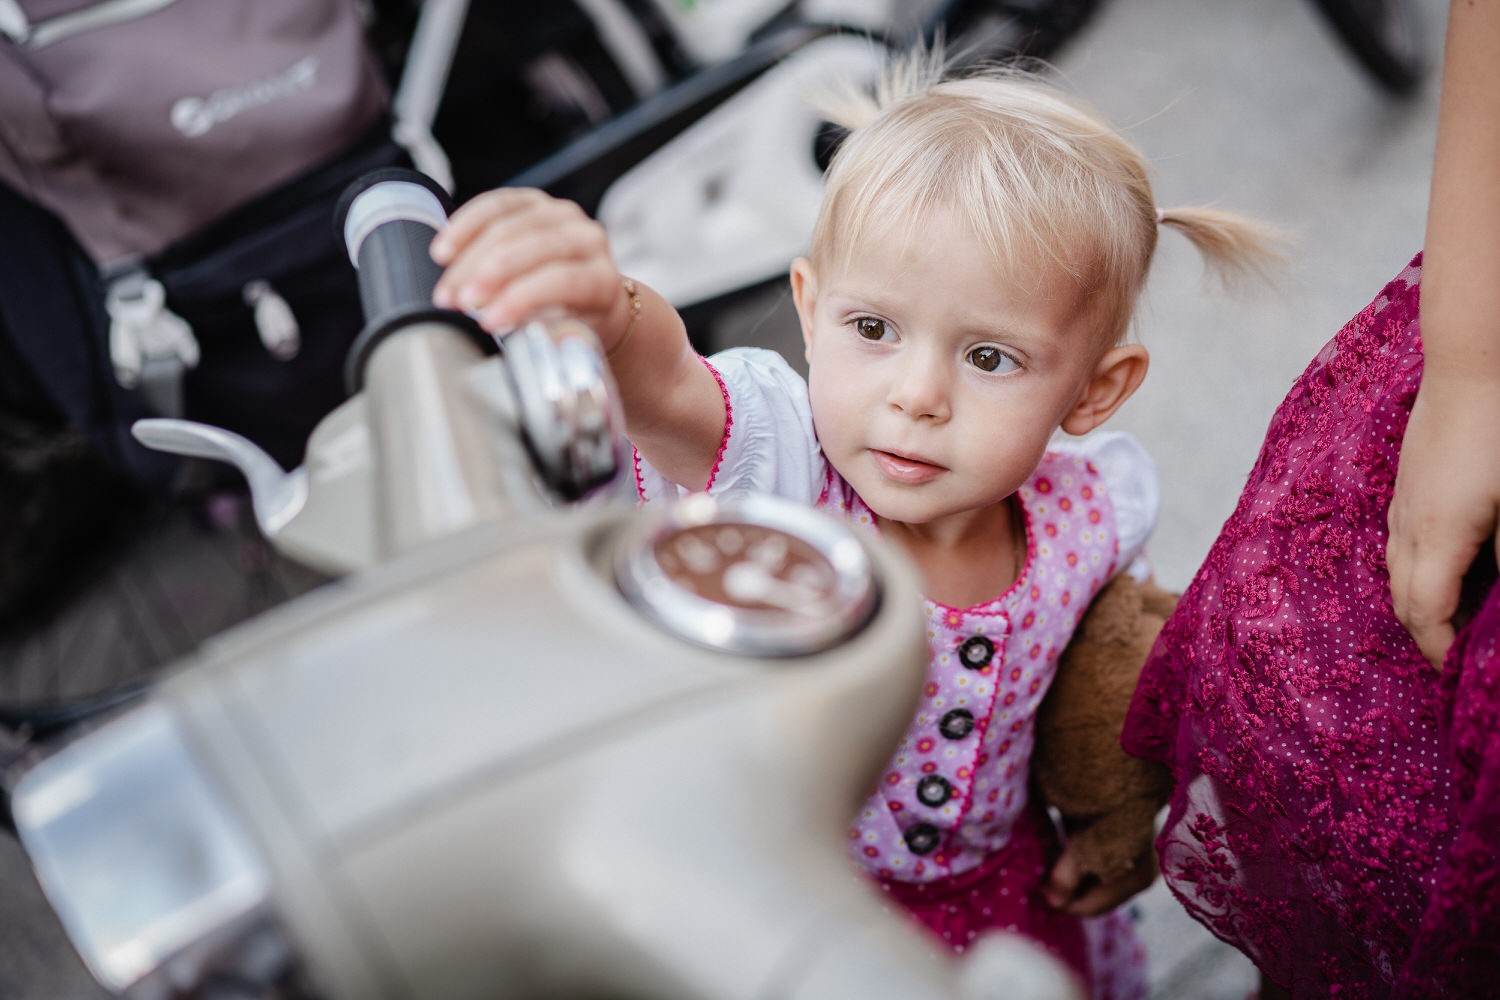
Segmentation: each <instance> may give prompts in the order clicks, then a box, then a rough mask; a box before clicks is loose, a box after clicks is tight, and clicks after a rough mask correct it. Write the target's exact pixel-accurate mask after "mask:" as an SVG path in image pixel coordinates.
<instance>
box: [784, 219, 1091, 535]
mask: <svg viewBox="0 0 1500 1000" xmlns="http://www.w3.org/2000/svg"><path fill="white" fill-rule="evenodd" d="M923 228H924V231H923V233H922V234H921V236H919V237H918V238H917V239H915V240H913V241H912V243H911V244H910V245H905V244H904V241H903V240H902V239H900V238H899V237H897V236H893V235H892V234H891V233H889V232H885V231H881V230H876V231H872V232H870V234H869V236H870V238H869V239H868V240H866V241H865V242H864V243H863V244H862V245H860V246H857V247H854V248H853V253H852V254H851V255H850V257H849V263H848V265H847V266H846V267H842V268H839V269H837V270H833V271H831V272H830V273H817V274H814V273H813V271H812V267H811V265H810V264H809V263H808V262H807V261H805V260H804V261H799V262H798V263H797V264H796V265H795V266H794V269H793V276H792V286H793V293H794V296H795V298H796V302H797V310H798V313H799V315H800V317H801V321H802V332H803V338H804V340H805V342H806V346H807V360H808V366H809V383H810V388H811V397H812V411H813V421H814V424H815V426H816V428H817V433H818V438H819V441H820V443H821V444H822V447H823V450H824V452H825V454H826V455H827V456H828V460H829V461H830V462H831V463H832V464H833V467H834V468H835V469H837V470H838V472H839V474H840V475H842V476H843V477H844V478H845V479H846V480H848V482H849V484H850V485H851V486H853V487H854V489H855V491H856V492H858V494H859V495H860V497H861V498H862V499H864V501H865V502H866V503H867V504H869V505H870V508H871V509H872V510H873V511H875V513H876V514H878V515H879V516H881V517H883V518H887V519H890V520H895V521H900V522H904V523H908V524H934V523H935V522H939V521H941V520H943V519H945V518H952V517H963V516H965V515H968V514H969V513H971V512H981V511H989V510H991V509H992V508H994V507H995V506H996V505H998V504H1000V503H1001V502H1002V501H1004V500H1005V499H1006V498H1007V497H1009V496H1010V495H1011V494H1012V493H1014V492H1015V491H1016V489H1017V488H1019V487H1020V486H1021V485H1022V484H1023V483H1024V482H1025V481H1026V480H1027V479H1028V478H1029V477H1030V476H1031V475H1032V473H1033V472H1034V471H1035V470H1036V467H1037V464H1038V463H1039V462H1040V461H1041V457H1042V453H1043V451H1044V450H1045V449H1046V446H1047V442H1048V440H1049V438H1050V437H1051V435H1052V432H1053V431H1054V430H1056V429H1057V428H1058V427H1059V426H1060V425H1062V423H1063V422H1064V420H1066V419H1067V418H1068V417H1069V415H1070V413H1072V412H1073V410H1074V408H1075V406H1076V405H1077V404H1078V402H1079V400H1080V398H1081V396H1082V395H1083V393H1084V391H1085V388H1086V387H1087V386H1088V384H1089V382H1090V380H1091V376H1092V375H1093V373H1094V368H1095V364H1096V362H1098V360H1099V358H1100V354H1101V344H1100V343H1099V336H1098V334H1097V332H1096V330H1095V328H1094V326H1093V324H1091V323H1090V322H1089V317H1088V315H1087V313H1086V312H1085V311H1084V310H1083V309H1082V308H1081V306H1082V302H1081V299H1080V296H1079V295H1078V293H1077V292H1076V291H1075V290H1074V289H1073V287H1072V286H1071V284H1070V283H1069V282H1068V281H1067V279H1066V276H1065V275H1060V274H1057V273H1055V272H1047V271H1043V270H1041V269H1038V268H1031V267H1027V266H1017V267H1014V268H1008V269H997V267H996V266H995V264H994V263H993V257H992V255H991V253H990V252H989V251H988V250H987V249H986V248H985V246H984V245H983V244H982V243H981V242H980V241H979V240H978V239H977V238H976V237H974V236H973V235H971V234H970V232H969V230H968V228H967V227H966V226H965V225H963V224H962V222H961V221H960V219H959V218H958V216H957V215H955V214H954V213H952V212H949V211H944V212H939V213H934V215H933V216H932V217H931V218H930V219H928V220H927V222H926V223H925V226H924V227H923Z"/></svg>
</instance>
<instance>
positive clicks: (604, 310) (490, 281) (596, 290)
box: [430, 188, 630, 347]
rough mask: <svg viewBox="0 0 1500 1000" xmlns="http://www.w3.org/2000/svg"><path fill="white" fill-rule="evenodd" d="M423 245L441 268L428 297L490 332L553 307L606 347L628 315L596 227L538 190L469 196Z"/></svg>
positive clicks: (580, 213) (567, 205)
mask: <svg viewBox="0 0 1500 1000" xmlns="http://www.w3.org/2000/svg"><path fill="white" fill-rule="evenodd" d="M430 253H431V254H432V259H433V260H434V261H436V262H437V263H439V264H442V265H444V267H445V268H446V270H445V271H444V273H443V276H442V278H441V279H439V281H438V283H437V287H436V288H435V289H433V293H432V301H433V303H434V304H436V305H438V306H441V307H443V308H448V309H462V310H464V311H465V312H468V313H470V314H471V315H473V316H475V318H476V319H478V321H479V324H480V325H481V326H483V327H484V328H485V329H486V330H489V331H490V332H491V333H497V334H499V333H505V332H506V331H508V330H511V329H513V328H515V327H517V326H519V325H521V324H522V323H524V322H526V320H527V319H529V318H530V317H531V316H533V315H534V314H536V313H538V312H540V311H541V310H543V309H548V308H557V309H561V310H564V311H566V312H568V313H570V314H572V315H573V316H574V317H576V318H577V319H579V320H581V321H582V322H584V323H585V324H587V325H588V326H590V327H592V328H593V330H594V331H595V333H597V334H598V336H599V339H600V341H601V342H602V343H603V344H604V345H605V346H606V347H608V346H610V345H612V344H613V343H614V342H615V340H617V339H618V338H619V337H620V336H621V335H622V334H623V331H624V329H625V324H626V323H627V322H628V320H629V309H630V302H629V299H628V297H627V296H626V295H625V294H624V292H623V290H622V285H621V281H622V279H621V277H620V272H619V269H618V268H616V266H615V262H614V258H613V256H612V255H611V254H610V249H609V238H608V237H607V236H606V235H605V232H604V227H603V226H601V225H600V224H599V223H598V222H596V221H594V220H593V219H590V218H589V217H588V216H587V215H586V214H584V211H583V209H581V208H580V207H579V206H577V205H576V204H574V203H573V202H570V201H563V200H561V199H558V198H553V197H552V196H550V195H548V194H545V193H543V192H541V191H536V190H531V189H528V188H501V189H498V190H495V191H489V192H486V193H485V194H482V195H479V196H477V197H475V198H474V199H472V200H471V201H469V202H467V203H466V204H464V205H463V206H462V207H461V208H459V209H458V211H456V212H454V213H453V217H452V218H451V219H449V220H448V224H447V225H446V226H444V227H443V229H442V231H441V232H439V233H438V235H437V236H436V237H435V238H434V239H433V241H432V247H431V250H430Z"/></svg>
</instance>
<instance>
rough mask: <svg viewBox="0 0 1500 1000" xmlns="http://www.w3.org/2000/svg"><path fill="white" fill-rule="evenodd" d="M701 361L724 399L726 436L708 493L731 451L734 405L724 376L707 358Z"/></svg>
mask: <svg viewBox="0 0 1500 1000" xmlns="http://www.w3.org/2000/svg"><path fill="white" fill-rule="evenodd" d="M699 360H701V361H702V362H703V367H704V368H707V369H708V373H709V374H710V375H712V376H713V377H714V381H715V382H717V383H719V394H720V395H721V396H723V397H724V436H723V437H722V438H720V439H719V453H718V454H717V455H715V456H714V465H713V468H711V469H709V470H708V483H707V485H705V486H704V487H703V491H704V492H705V493H707V492H708V491H709V490H711V489H713V487H714V480H715V479H717V478H719V466H720V465H722V464H724V452H726V451H728V450H729V432H730V430H731V429H732V428H733V427H734V404H732V403H731V402H730V401H729V387H728V386H726V385H725V384H724V376H722V375H720V374H719V370H718V369H717V368H715V367H714V366H713V363H712V362H710V361H709V360H708V359H707V358H703V357H700V359H699Z"/></svg>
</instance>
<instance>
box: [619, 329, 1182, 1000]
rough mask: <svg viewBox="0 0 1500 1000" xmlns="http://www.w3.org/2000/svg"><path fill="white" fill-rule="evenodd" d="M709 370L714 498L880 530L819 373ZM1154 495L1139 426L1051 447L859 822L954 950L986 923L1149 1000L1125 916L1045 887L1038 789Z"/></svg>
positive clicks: (641, 466)
mask: <svg viewBox="0 0 1500 1000" xmlns="http://www.w3.org/2000/svg"><path fill="white" fill-rule="evenodd" d="M708 364H709V368H710V370H711V371H713V373H714V374H715V377H716V378H718V380H719V384H720V386H721V388H722V389H723V392H724V400H725V404H726V407H727V409H728V414H729V417H728V422H727V426H726V428H725V435H724V442H723V445H722V447H721V450H720V454H719V460H718V462H717V463H716V465H715V467H714V471H713V473H712V476H711V478H710V480H709V482H708V484H707V486H706V488H707V490H708V491H709V492H710V493H714V494H719V495H723V494H727V493H732V492H735V491H747V490H755V491H764V492H771V493H775V494H777V495H780V496H786V497H789V498H791V499H794V500H800V501H803V502H806V503H808V504H817V505H818V506H821V507H823V508H824V509H826V510H829V511H832V512H837V513H838V514H840V515H841V516H843V517H845V518H847V519H849V520H850V521H851V522H853V523H855V524H858V525H863V526H865V527H867V528H868V529H869V530H871V531H874V530H876V525H875V519H874V517H873V516H872V514H871V513H870V510H869V508H868V507H866V506H865V504H864V502H863V501H862V500H860V498H859V497H858V496H856V495H855V494H854V492H853V490H852V489H851V488H850V487H849V485H848V484H847V483H846V482H844V480H843V479H842V478H840V477H839V476H838V474H837V473H835V472H834V471H833V470H832V468H831V467H830V466H829V465H828V463H827V461H826V460H825V459H824V457H823V454H822V451H821V449H820V448H819V446H818V443H817V437H816V434H815V431H814V429H813V424H812V417H811V413H810V411H809V408H808V404H807V387H806V383H805V382H803V381H802V379H801V377H800V376H799V375H797V374H796V373H795V372H794V371H792V370H791V368H790V367H788V366H787V365H786V363H785V361H784V360H782V359H781V358H780V357H779V355H775V354H773V353H772V352H770V351H765V350H758V349H751V348H737V349H733V350H730V351H726V352H723V353H721V354H717V355H715V356H714V357H713V358H712V359H711V360H710V361H709V362H708ZM1096 462H1097V463H1099V464H1098V465H1096ZM1100 466H1102V468H1101V467H1100ZM636 486H637V491H638V494H639V496H640V497H641V499H642V500H645V501H650V500H652V499H654V498H656V497H659V496H663V495H673V494H674V493H680V492H686V491H685V490H681V489H680V488H678V487H674V486H673V485H672V484H670V483H668V482H667V481H666V480H665V479H663V478H662V477H661V476H660V474H658V473H657V472H656V471H655V470H654V469H652V468H651V467H650V466H649V465H647V464H646V463H645V462H644V461H642V460H641V459H640V457H639V455H637V456H636ZM1156 489H1157V487H1156V478H1155V469H1154V466H1152V465H1151V463H1150V459H1149V457H1148V456H1146V454H1145V452H1144V451H1142V450H1141V449H1140V447H1139V445H1136V444H1134V443H1133V442H1132V441H1130V439H1128V438H1127V437H1126V436H1125V435H1096V436H1094V438H1093V439H1092V440H1090V439H1084V444H1081V445H1078V446H1076V447H1072V448H1062V447H1060V448H1059V449H1058V450H1054V451H1049V452H1048V453H1047V455H1046V456H1045V458H1044V459H1043V461H1042V464H1041V467H1040V468H1039V469H1038V470H1037V472H1036V473H1035V474H1034V475H1033V477H1032V479H1031V480H1030V481H1029V482H1028V483H1027V484H1026V485H1025V486H1023V487H1022V488H1021V490H1020V491H1019V493H1018V500H1019V502H1020V505H1021V507H1022V509H1023V510H1024V512H1025V517H1026V534H1027V557H1026V562H1025V565H1024V567H1023V569H1022V572H1021V576H1020V578H1019V579H1018V580H1017V581H1016V582H1015V584H1014V585H1012V586H1011V587H1010V588H1009V589H1007V590H1006V591H1005V593H1003V594H1000V595H997V596H996V597H995V598H994V599H993V600H991V601H988V602H986V603H984V604H980V605H976V606H974V607H971V608H950V607H947V606H944V605H940V604H937V603H935V602H932V601H928V602H926V603H927V619H928V647H929V649H930V651H931V659H930V661H929V664H928V668H927V678H926V683H925V686H924V689H923V692H922V696H921V704H920V707H919V709H918V711H917V714H916V717H915V718H914V719H913V720H912V723H911V725H910V727H909V728H908V730H907V732H906V734H905V736H904V737H903V739H902V741H901V743H900V745H899V746H898V747H897V749H896V751H895V753H894V755H893V756H892V758H891V761H890V764H889V765H888V766H887V768H886V770H885V773H884V778H883V780H882V781H881V784H880V786H879V787H878V788H877V789H875V790H874V792H873V794H872V795H871V797H870V799H869V801H868V802H867V803H866V804H865V806H864V808H863V809H862V810H861V812H860V815H859V816H857V817H855V818H854V820H853V824H852V826H851V828H850V830H849V847H850V853H851V856H852V857H853V859H854V861H855V863H856V864H857V865H858V866H859V867H860V868H862V869H863V870H865V871H866V872H867V873H868V874H869V875H870V877H871V878H872V879H874V880H875V881H876V882H877V883H878V884H879V885H880V886H881V887H882V888H883V889H884V890H885V891H886V892H887V893H888V894H889V896H890V897H891V899H892V900H893V901H895V902H896V903H898V904H900V905H901V906H902V907H903V908H905V909H906V910H908V911H909V912H910V913H912V914H913V916H914V917H915V918H916V919H917V920H918V921H919V922H920V923H921V924H922V925H923V926H925V927H927V928H929V929H930V930H931V931H933V932H934V933H936V934H937V935H938V936H939V937H940V938H941V939H942V940H943V941H944V942H946V943H947V944H948V945H949V946H950V947H951V948H953V949H954V950H955V951H957V952H962V951H964V950H965V949H966V948H967V946H968V945H969V943H970V942H971V941H973V940H974V938H975V937H976V936H977V935H978V934H980V933H981V932H983V931H986V930H991V929H999V930H1009V931H1015V932H1019V933H1021V934H1024V935H1026V936H1028V937H1031V938H1033V939H1035V940H1037V941H1039V942H1040V943H1042V944H1043V945H1045V946H1046V947H1047V948H1048V949H1050V950H1051V951H1052V952H1053V953H1054V954H1056V955H1057V956H1059V957H1060V958H1061V959H1062V960H1063V961H1064V962H1066V963H1067V964H1068V965H1070V966H1071V967H1072V968H1073V969H1074V970H1075V971H1076V972H1077V973H1078V974H1079V977H1080V979H1081V980H1082V981H1084V982H1085V983H1088V984H1089V986H1090V988H1091V993H1092V995H1093V996H1094V997H1096V998H1098V1000H1138V998H1144V997H1145V996H1146V993H1147V976H1146V956H1145V951H1144V948H1143V946H1142V944H1141V942H1140V940H1139V939H1138V937H1137V936H1136V934H1135V931H1134V927H1133V924H1132V921H1131V919H1130V917H1129V916H1128V914H1127V912H1126V911H1125V910H1123V909H1122V910H1117V911H1115V912H1114V913H1111V914H1108V915H1106V916H1103V917H1099V918H1095V919H1090V920H1080V919H1078V918H1076V917H1072V916H1069V915H1066V914H1063V913H1060V912H1059V911H1057V910H1055V909H1053V908H1052V907H1051V906H1050V905H1048V904H1047V903H1046V902H1045V901H1044V900H1043V899H1042V897H1041V895H1040V888H1041V885H1042V883H1043V880H1044V878H1045V876H1046V874H1047V872H1048V871H1049V870H1050V867H1051V864H1052V862H1053V860H1055V858H1056V856H1057V851H1058V836H1057V832H1056V829H1055V827H1054V824H1053V823H1052V820H1051V819H1050V817H1049V816H1048V814H1047V812H1046V810H1045V809H1044V808H1043V807H1042V805H1041V804H1040V803H1039V802H1037V801H1036V800H1035V799H1034V798H1033V797H1032V796H1031V794H1030V789H1029V783H1028V779H1029V773H1030V763H1031V754H1032V747H1033V745H1034V739H1035V733H1034V720H1035V715H1036V710H1037V706H1038V705H1039V704H1040V702H1041V700H1042V697H1043V696H1044V695H1045V694H1046V693H1047V688H1048V686H1049V685H1050V684H1051V682H1052V678H1053V675H1054V673H1055V672H1056V669H1057V658H1058V655H1059V654H1060V653H1061V652H1062V649H1063V647H1064V646H1066V645H1067V642H1068V638H1069V637H1070V636H1071V635H1072V634H1073V630H1074V628H1075V627H1076V626H1077V624H1078V621H1079V619H1080V618H1081V617H1082V616H1083V613H1084V610H1085V609H1086V608H1087V607H1088V604H1089V601H1090V600H1092V599H1093V597H1094V595H1095V594H1096V593H1097V592H1098V590H1099V588H1100V587H1102V586H1103V585H1104V583H1105V582H1106V581H1108V580H1109V579H1110V577H1111V576H1113V574H1114V573H1115V572H1116V571H1117V570H1119V569H1120V568H1122V567H1123V566H1128V565H1130V564H1131V563H1132V562H1133V561H1134V559H1135V558H1136V556H1137V555H1138V554H1139V552H1140V551H1141V549H1142V547H1143V546H1144V543H1145V540H1146V537H1147V535H1149V533H1150V530H1151V528H1152V527H1153V526H1154V524H1155V518H1156V505H1157V494H1156Z"/></svg>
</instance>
